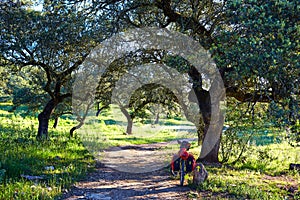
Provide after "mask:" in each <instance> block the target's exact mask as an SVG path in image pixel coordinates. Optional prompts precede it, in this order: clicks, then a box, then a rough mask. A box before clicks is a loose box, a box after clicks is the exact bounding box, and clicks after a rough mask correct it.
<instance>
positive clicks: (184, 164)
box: [170, 140, 196, 186]
mask: <svg viewBox="0 0 300 200" xmlns="http://www.w3.org/2000/svg"><path fill="white" fill-rule="evenodd" d="M177 142H178V144H180V150H179V151H178V153H177V154H175V155H174V156H173V158H172V161H171V168H170V170H171V174H172V175H173V176H176V173H175V172H179V174H180V186H183V185H184V176H185V174H186V173H190V172H192V171H193V170H194V169H195V167H196V159H195V158H194V156H193V155H192V154H191V153H189V152H188V151H189V149H190V147H191V144H190V143H189V142H187V141H182V142H181V141H179V140H177Z"/></svg>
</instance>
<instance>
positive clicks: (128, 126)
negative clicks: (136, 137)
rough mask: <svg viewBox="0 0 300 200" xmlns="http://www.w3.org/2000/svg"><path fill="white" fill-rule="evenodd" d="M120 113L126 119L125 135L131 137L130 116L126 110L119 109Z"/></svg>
mask: <svg viewBox="0 0 300 200" xmlns="http://www.w3.org/2000/svg"><path fill="white" fill-rule="evenodd" d="M120 109H121V112H122V113H123V114H124V115H125V117H126V119H127V128H126V134H128V135H131V134H132V126H133V119H132V117H131V116H130V114H129V113H128V112H127V110H126V109H125V108H123V107H120Z"/></svg>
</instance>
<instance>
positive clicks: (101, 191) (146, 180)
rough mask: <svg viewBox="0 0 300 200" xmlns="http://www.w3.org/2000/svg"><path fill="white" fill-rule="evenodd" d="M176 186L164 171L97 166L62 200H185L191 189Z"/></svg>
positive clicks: (176, 183) (175, 182)
mask: <svg viewBox="0 0 300 200" xmlns="http://www.w3.org/2000/svg"><path fill="white" fill-rule="evenodd" d="M178 184H179V180H172V179H171V178H170V176H169V173H168V171H167V170H166V169H162V170H159V171H155V172H148V173H142V174H134V173H126V172H119V171H116V170H114V169H111V168H107V167H105V166H103V165H101V164H99V165H98V167H97V169H96V171H95V172H94V173H92V174H90V175H89V176H88V178H87V179H86V180H84V181H81V182H79V183H77V184H76V185H75V186H73V188H72V189H71V190H70V191H69V192H68V193H67V194H64V195H63V199H66V200H73V199H93V200H110V199H112V200H113V199H116V200H120V199H173V200H176V199H178V200H184V199H188V198H187V196H188V194H189V192H190V188H188V187H187V186H186V187H180V186H179V185H178Z"/></svg>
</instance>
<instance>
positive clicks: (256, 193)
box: [187, 142, 300, 200]
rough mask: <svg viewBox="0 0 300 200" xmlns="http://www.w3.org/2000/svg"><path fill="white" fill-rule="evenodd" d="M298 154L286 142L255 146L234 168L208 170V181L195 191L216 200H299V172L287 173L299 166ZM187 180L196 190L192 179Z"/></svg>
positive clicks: (297, 149)
mask: <svg viewBox="0 0 300 200" xmlns="http://www.w3.org/2000/svg"><path fill="white" fill-rule="evenodd" d="M299 152H300V148H299V147H298V148H293V147H291V146H290V145H289V144H287V143H285V142H283V143H280V144H270V145H265V146H256V147H254V148H253V151H251V152H250V153H249V154H247V155H245V157H246V159H245V160H244V161H243V162H238V163H236V164H235V165H234V166H226V165H224V166H223V167H222V168H216V167H207V170H208V172H209V178H208V180H207V181H206V182H204V183H203V184H201V185H200V186H198V187H197V188H196V189H197V190H198V191H199V192H204V191H206V192H207V191H209V194H210V195H213V196H214V197H219V199H228V198H231V199H266V200H268V199H300V185H299V183H300V175H299V172H297V171H289V170H288V169H289V163H300V156H299ZM187 179H188V181H189V183H190V186H191V187H195V186H194V185H192V183H191V182H192V176H191V175H188V176H187ZM206 198H208V199H209V196H206Z"/></svg>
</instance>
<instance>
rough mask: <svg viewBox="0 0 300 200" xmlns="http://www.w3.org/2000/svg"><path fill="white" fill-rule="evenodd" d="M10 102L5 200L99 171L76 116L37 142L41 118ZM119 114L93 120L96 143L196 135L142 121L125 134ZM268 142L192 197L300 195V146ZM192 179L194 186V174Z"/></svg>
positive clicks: (1, 118)
mask: <svg viewBox="0 0 300 200" xmlns="http://www.w3.org/2000/svg"><path fill="white" fill-rule="evenodd" d="M10 106H11V104H0V152H1V153H0V199H1V200H2V199H3V200H4V199H5V200H6V199H55V198H59V196H60V195H61V193H62V192H63V191H64V190H66V189H68V188H69V187H70V186H71V185H72V184H74V183H75V182H76V181H77V180H79V179H81V178H83V177H84V176H85V175H86V174H87V173H88V172H89V171H91V170H93V168H94V164H95V163H94V158H93V156H92V154H91V153H90V151H88V150H87V149H86V147H85V146H84V145H83V143H84V140H81V138H80V137H77V138H72V139H69V137H68V136H69V135H68V134H69V133H68V131H69V129H70V127H72V126H73V125H74V124H75V122H74V121H72V119H69V118H68V117H63V118H62V119H60V121H59V126H58V128H57V129H52V128H50V130H49V132H50V140H48V141H44V142H37V141H36V140H35V134H36V130H37V120H36V118H34V117H25V118H24V117H21V116H20V115H18V114H17V113H10V112H9V107H10ZM118 114H119V113H117V114H112V113H110V112H109V111H107V112H106V113H103V114H102V116H101V118H98V119H92V120H91V121H90V124H89V126H88V127H89V128H87V129H85V130H83V131H89V132H90V133H92V137H93V138H92V139H93V142H94V145H95V147H97V148H99V146H100V147H101V148H103V149H104V148H108V147H110V146H123V145H132V144H147V143H155V142H163V141H170V140H174V139H178V138H181V137H182V138H187V137H195V136H196V135H195V133H189V132H185V131H183V132H175V131H173V130H167V129H160V128H159V126H156V127H154V128H153V127H151V126H150V125H149V124H146V125H143V124H141V123H136V127H135V130H134V133H133V135H124V134H123V132H124V130H125V127H124V124H125V123H124V121H122V120H124V119H122V117H121V116H118ZM114 116H118V117H119V118H118V117H117V118H114ZM162 120H164V121H163V123H164V124H163V125H165V124H166V123H170V124H172V125H178V124H177V123H178V121H180V123H181V125H182V124H186V122H185V121H184V120H183V119H162ZM173 121H175V122H173ZM107 122H112V123H107ZM108 124H110V125H108ZM93 131H94V133H95V134H93ZM268 134H269V133H268ZM78 136H80V133H78ZM264 144H265V145H258V144H257V143H256V145H254V146H253V144H252V143H251V145H252V146H251V151H249V152H247V154H246V155H244V157H243V159H242V160H241V161H240V162H237V163H236V164H235V165H233V166H226V165H224V166H223V167H222V168H215V167H207V170H208V172H209V178H208V181H206V182H204V183H203V184H202V185H200V186H198V187H197V188H196V189H197V191H198V192H199V194H195V193H191V195H190V196H191V198H195V196H197V195H198V196H200V198H204V199H205V198H207V199H211V198H215V199H228V198H231V199H300V193H299V191H300V188H299V182H300V175H299V172H296V171H289V170H288V168H289V163H300V155H299V152H300V149H299V147H298V148H293V147H291V146H289V145H288V144H287V143H286V142H284V141H283V142H280V143H276V144H269V142H267V143H264ZM175 146H176V147H177V148H178V145H175ZM89 150H90V149H89ZM190 151H191V152H192V153H193V154H194V155H195V157H197V156H198V155H199V151H200V147H197V146H196V141H195V142H192V148H191V150H190ZM22 175H30V176H39V177H41V180H31V181H30V180H27V179H26V178H22ZM187 179H188V181H189V182H190V186H191V187H194V186H193V185H192V184H191V180H192V177H191V175H187Z"/></svg>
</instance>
